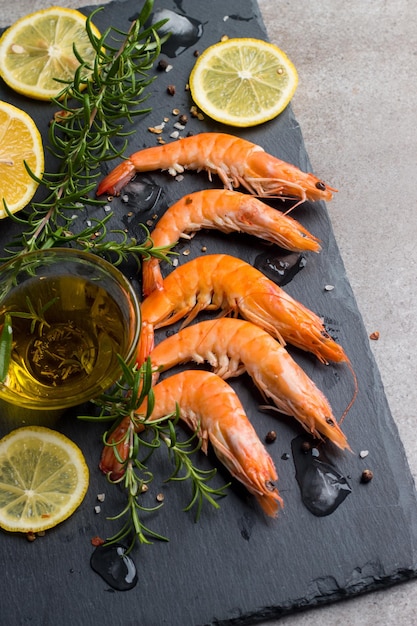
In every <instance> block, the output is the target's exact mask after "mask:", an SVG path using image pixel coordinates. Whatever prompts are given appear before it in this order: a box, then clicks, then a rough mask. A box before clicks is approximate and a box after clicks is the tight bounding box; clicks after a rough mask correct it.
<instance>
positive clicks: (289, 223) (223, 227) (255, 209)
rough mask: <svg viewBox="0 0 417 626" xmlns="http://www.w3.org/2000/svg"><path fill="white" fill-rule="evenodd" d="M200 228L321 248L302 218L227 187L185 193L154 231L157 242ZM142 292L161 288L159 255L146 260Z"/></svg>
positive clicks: (164, 242) (292, 246)
mask: <svg viewBox="0 0 417 626" xmlns="http://www.w3.org/2000/svg"><path fill="white" fill-rule="evenodd" d="M201 228H209V229H217V230H220V231H222V232H224V233H230V232H233V231H235V232H244V233H249V234H251V235H255V236H256V237H259V238H261V239H264V240H266V241H270V242H271V243H276V244H278V245H279V246H281V247H282V248H286V249H287V250H291V251H293V252H303V251H307V250H310V251H313V252H319V250H320V244H319V240H318V239H317V238H316V237H314V236H313V235H312V234H311V233H309V232H308V230H306V229H305V228H304V227H303V226H302V225H301V224H300V223H299V222H297V221H296V220H294V219H292V218H291V217H289V216H288V215H285V214H284V213H281V212H280V211H277V210H276V209H273V208H271V207H270V206H268V205H267V204H265V203H264V202H261V201H260V200H258V199H257V198H254V197H253V196H249V195H248V194H245V193H240V192H238V191H229V190H227V189H206V190H203V191H197V192H195V193H191V194H188V195H187V196H184V197H183V198H181V200H179V201H178V202H176V203H175V204H173V205H172V206H171V207H169V209H168V210H167V211H166V212H165V214H164V215H163V216H162V217H161V219H160V220H159V222H158V223H157V225H156V227H155V228H154V230H153V231H152V234H151V236H152V241H153V244H154V246H157V247H159V246H167V245H173V244H175V243H176V242H177V241H178V239H179V238H180V237H184V238H189V236H188V233H192V232H195V231H197V230H200V229H201ZM142 276H143V293H144V295H148V294H149V293H151V292H152V291H153V290H154V289H161V288H162V275H161V272H160V269H159V259H157V258H155V257H151V258H150V259H147V260H144V261H143V266H142Z"/></svg>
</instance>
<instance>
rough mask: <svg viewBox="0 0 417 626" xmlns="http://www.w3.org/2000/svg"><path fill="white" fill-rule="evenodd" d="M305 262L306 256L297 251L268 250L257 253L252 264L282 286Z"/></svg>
mask: <svg viewBox="0 0 417 626" xmlns="http://www.w3.org/2000/svg"><path fill="white" fill-rule="evenodd" d="M306 263H307V260H306V258H305V257H304V256H303V255H302V254H300V253H299V252H282V253H279V252H277V253H274V252H271V251H268V252H262V253H261V254H258V256H257V257H256V259H255V263H254V265H255V267H256V268H257V269H258V270H260V271H261V272H262V273H263V274H265V276H267V277H268V278H270V279H271V280H273V281H274V282H275V283H277V284H278V285H280V286H283V285H286V284H287V283H289V282H290V281H291V280H292V279H293V278H294V276H295V275H296V274H298V272H299V271H300V270H302V269H303V267H305V265H306Z"/></svg>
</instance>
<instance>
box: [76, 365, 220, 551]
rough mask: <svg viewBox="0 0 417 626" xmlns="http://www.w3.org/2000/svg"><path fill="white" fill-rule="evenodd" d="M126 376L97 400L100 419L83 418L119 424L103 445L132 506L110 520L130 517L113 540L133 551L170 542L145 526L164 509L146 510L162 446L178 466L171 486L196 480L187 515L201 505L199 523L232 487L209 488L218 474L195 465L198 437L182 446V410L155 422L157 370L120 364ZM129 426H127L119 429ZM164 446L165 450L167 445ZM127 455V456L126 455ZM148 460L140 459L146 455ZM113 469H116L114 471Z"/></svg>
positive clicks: (170, 477) (106, 435) (112, 541)
mask: <svg viewBox="0 0 417 626" xmlns="http://www.w3.org/2000/svg"><path fill="white" fill-rule="evenodd" d="M120 365H121V368H122V371H123V375H122V377H121V379H120V380H119V381H118V382H117V384H116V385H115V386H114V389H113V390H112V391H111V392H109V393H107V394H103V395H102V396H101V398H99V399H98V400H96V401H95V404H97V405H98V406H99V407H100V409H101V410H100V414H99V415H98V416H96V417H91V416H80V417H79V419H83V420H90V421H91V420H95V421H101V420H108V419H112V420H115V422H114V424H113V426H112V427H111V429H110V430H109V431H108V432H106V433H105V434H104V436H103V443H104V445H105V446H107V447H108V448H109V450H110V451H112V453H113V456H111V458H113V459H114V461H115V465H114V470H113V474H115V476H114V477H112V472H110V473H109V474H107V478H108V480H109V482H111V483H116V484H119V485H120V486H122V487H123V489H124V491H125V492H126V494H127V502H126V506H125V507H124V508H123V510H122V511H121V512H120V513H119V514H117V515H115V516H113V517H110V518H109V519H111V520H120V519H122V518H127V519H126V521H125V522H124V523H123V525H122V527H121V528H120V530H119V531H118V532H117V533H116V534H114V535H113V536H112V537H110V538H109V539H108V540H107V542H108V543H116V542H119V541H122V540H123V539H126V538H127V537H130V545H129V548H128V552H130V551H131V550H132V548H133V546H134V545H135V543H136V541H139V543H151V541H150V539H149V538H148V537H150V538H157V539H160V540H164V541H168V539H167V538H166V537H163V536H162V535H160V534H158V533H156V532H154V531H153V530H151V529H149V528H148V527H147V526H145V524H144V522H143V521H142V514H146V513H149V512H153V511H155V510H157V509H159V508H160V507H161V506H162V503H160V504H158V505H156V506H155V507H150V508H149V507H146V506H144V505H143V504H142V503H141V496H142V494H143V493H144V492H145V491H147V490H148V485H149V484H150V483H152V481H153V479H154V476H153V474H152V472H151V470H150V469H149V465H148V461H149V459H150V458H151V456H152V453H153V452H155V451H156V450H158V449H160V448H161V447H163V448H165V449H166V450H167V453H168V457H169V458H170V459H171V460H172V461H173V463H174V469H173V471H172V473H171V475H170V476H169V477H168V478H167V479H166V482H169V481H190V482H191V487H192V497H191V500H190V502H189V503H188V505H187V506H186V507H185V508H184V511H190V510H191V509H192V508H193V507H194V506H196V515H195V520H196V521H198V519H199V517H200V513H201V510H202V506H203V503H204V501H207V502H208V503H209V504H211V505H212V506H214V507H215V508H219V505H218V503H217V501H216V498H219V497H224V496H225V495H226V493H225V490H226V488H227V487H228V485H224V486H222V487H219V488H214V487H211V486H210V485H209V484H208V483H209V481H210V480H212V479H213V478H214V476H215V475H216V469H215V468H214V469H212V470H208V471H206V470H202V469H199V468H198V467H196V466H195V465H194V463H193V459H192V455H193V454H194V453H195V452H197V451H198V450H199V449H200V447H201V443H200V440H199V441H198V442H197V443H196V438H197V434H196V433H193V434H192V436H191V437H190V438H189V439H187V440H186V441H179V440H178V437H177V434H176V426H177V423H178V421H179V419H180V417H181V411H180V408H179V407H178V406H177V409H176V411H175V413H173V414H169V415H166V416H164V417H162V418H160V419H158V420H155V419H152V410H153V406H154V397H153V391H152V366H151V363H150V361H149V360H148V362H147V363H145V364H144V365H143V366H142V367H141V368H140V369H137V368H136V367H133V368H129V367H128V366H127V365H126V363H124V362H123V361H121V360H120ZM144 398H147V404H146V406H147V410H146V412H145V414H139V413H138V412H137V410H138V408H139V406H140V405H141V404H142V402H143V400H144ZM122 421H123V427H122V428H120V431H119V430H118V426H119V425H120V424H121V423H122ZM163 444H164V445H163ZM121 450H123V452H122V453H121V452H120V451H121ZM141 454H144V458H142V459H140V458H139V457H140V455H141ZM108 469H110V468H108Z"/></svg>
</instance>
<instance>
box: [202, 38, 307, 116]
mask: <svg viewBox="0 0 417 626" xmlns="http://www.w3.org/2000/svg"><path fill="white" fill-rule="evenodd" d="M297 84H298V74H297V71H296V69H295V67H294V65H293V63H292V62H291V61H290V60H289V58H288V57H287V55H286V54H285V53H284V52H283V51H282V50H280V48H278V47H277V46H275V45H274V44H271V43H268V42H266V41H263V40H261V39H252V38H235V39H226V40H224V41H221V42H219V43H216V44H214V45H212V46H210V47H209V48H207V49H206V50H205V51H204V52H203V53H202V54H201V55H200V56H199V57H198V59H197V61H196V63H195V65H194V67H193V69H192V71H191V74H190V90H191V95H192V98H193V100H194V102H195V104H196V105H197V106H198V107H199V108H200V109H201V110H202V111H203V112H204V113H206V114H207V115H209V116H210V117H211V118H212V119H214V120H216V121H219V122H223V123H224V124H229V125H231V126H241V127H245V126H255V125H257V124H261V123H263V122H266V121H268V120H270V119H272V118H274V117H276V116H277V115H279V113H281V111H283V109H284V108H285V107H286V106H287V105H288V103H289V102H290V100H291V98H292V96H293V95H294V92H295V90H296V88H297Z"/></svg>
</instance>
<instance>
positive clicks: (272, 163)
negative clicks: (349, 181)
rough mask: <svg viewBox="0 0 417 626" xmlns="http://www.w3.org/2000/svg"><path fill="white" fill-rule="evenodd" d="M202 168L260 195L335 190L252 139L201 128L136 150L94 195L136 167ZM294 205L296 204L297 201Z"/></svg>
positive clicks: (115, 186) (311, 196) (117, 185)
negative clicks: (248, 139)
mask: <svg viewBox="0 0 417 626" xmlns="http://www.w3.org/2000/svg"><path fill="white" fill-rule="evenodd" d="M159 169H160V170H167V171H168V172H169V173H170V174H171V175H173V176H176V175H177V174H179V173H182V172H184V170H197V171H198V172H199V171H201V170H206V171H207V172H208V176H209V180H211V176H212V174H217V175H218V176H219V177H220V180H221V182H222V183H223V185H224V187H225V188H226V189H236V188H237V187H239V186H242V187H244V188H245V189H246V190H247V191H249V193H251V194H253V195H255V196H259V197H261V198H267V197H269V198H282V199H288V198H295V199H296V200H298V202H297V204H301V203H302V202H305V201H306V200H311V201H315V200H331V199H332V197H333V192H335V191H337V190H336V189H333V188H332V187H329V186H328V185H326V184H325V183H324V182H323V181H322V180H320V179H319V178H317V177H316V176H314V174H310V173H305V172H302V171H301V170H300V169H298V167H296V166H295V165H292V164H291V163H286V162H285V161H282V160H281V159H278V158H277V157H275V156H272V155H271V154H268V153H267V152H265V150H264V149H263V148H262V147H261V146H258V145H256V144H254V143H251V142H250V141H247V140H245V139H241V138H240V137H236V136H234V135H227V134H225V133H214V132H213V133H200V134H198V135H193V136H191V137H185V138H183V139H180V140H178V141H174V142H171V143H167V144H162V145H159V146H153V147H151V148H145V149H144V150H140V151H139V152H135V153H134V154H132V155H131V156H130V157H129V158H128V159H126V160H125V161H123V162H122V163H120V164H119V165H117V166H116V167H115V168H114V169H113V170H112V171H111V172H110V173H109V174H108V175H107V176H106V177H105V178H104V179H103V180H102V181H101V182H100V184H99V186H98V189H97V195H98V196H101V195H102V194H110V195H115V194H117V193H119V192H120V190H121V189H122V188H123V187H124V186H125V185H126V184H127V183H128V182H129V181H130V180H131V179H132V178H133V177H134V175H135V173H136V172H150V171H154V170H159ZM296 206H297V205H296Z"/></svg>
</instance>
